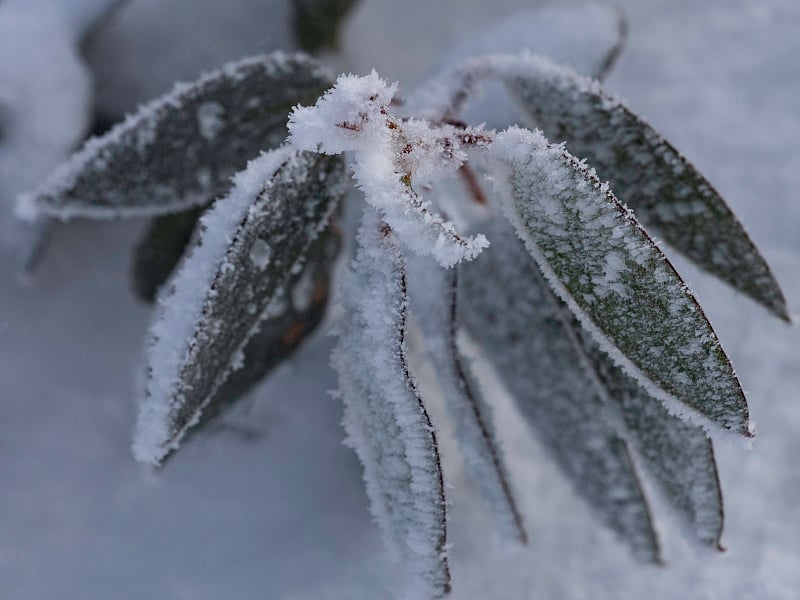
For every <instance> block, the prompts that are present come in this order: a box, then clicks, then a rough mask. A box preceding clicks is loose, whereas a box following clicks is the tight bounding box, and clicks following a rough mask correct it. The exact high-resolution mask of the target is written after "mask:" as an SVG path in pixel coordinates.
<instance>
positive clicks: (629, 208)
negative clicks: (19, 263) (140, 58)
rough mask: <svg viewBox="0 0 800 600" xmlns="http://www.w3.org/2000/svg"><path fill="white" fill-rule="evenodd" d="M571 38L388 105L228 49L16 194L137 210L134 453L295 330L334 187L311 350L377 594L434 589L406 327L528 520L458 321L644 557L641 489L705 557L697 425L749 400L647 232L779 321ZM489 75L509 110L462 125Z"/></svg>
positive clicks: (752, 269) (319, 71)
mask: <svg viewBox="0 0 800 600" xmlns="http://www.w3.org/2000/svg"><path fill="white" fill-rule="evenodd" d="M588 46H589V47H588V48H583V49H581V48H577V49H576V46H575V45H565V46H564V48H562V52H561V53H562V54H563V56H562V57H561V58H562V59H563V60H562V62H564V63H567V64H563V65H562V64H558V63H557V62H553V60H552V59H550V58H546V57H543V56H539V55H535V54H531V53H528V52H525V53H521V54H519V53H515V54H488V55H481V56H477V57H476V56H472V57H469V58H464V59H463V60H460V61H459V62H458V64H456V65H454V66H450V67H449V68H447V69H445V70H444V71H443V72H442V73H441V74H440V75H439V76H437V77H434V78H433V79H432V80H431V81H429V82H428V83H426V84H425V85H423V86H422V87H421V88H420V89H418V90H416V91H412V92H411V93H409V94H408V95H407V96H406V97H405V98H403V97H400V96H399V95H398V86H397V84H390V83H387V82H386V81H384V80H383V79H381V77H380V76H379V75H378V74H377V73H375V72H374V71H373V72H372V73H370V74H367V75H365V76H357V75H341V76H339V77H338V78H337V79H335V80H334V79H333V78H332V77H331V75H330V74H329V73H328V72H327V70H326V69H325V68H324V67H323V66H321V65H320V64H319V63H318V62H317V61H316V60H314V59H312V58H310V57H307V56H304V55H287V54H281V53H278V54H271V55H266V56H258V57H253V58H249V59H246V60H242V61H240V62H237V63H232V64H229V65H227V66H225V67H224V68H223V69H221V70H219V71H217V72H213V73H209V74H207V75H204V76H203V77H201V78H200V79H198V80H197V81H196V82H194V83H192V84H182V85H179V86H177V87H176V88H175V89H174V90H173V91H172V92H171V93H170V94H168V95H166V96H164V97H162V98H160V99H158V100H155V101H154V102H152V103H150V104H148V105H146V106H143V107H142V108H141V109H140V110H139V111H138V112H136V113H135V114H133V115H131V116H130V117H128V119H127V120H126V121H124V122H123V123H121V124H119V125H117V126H116V127H114V128H113V129H112V130H111V131H109V132H108V133H107V134H105V135H103V136H102V137H100V138H96V139H92V140H90V141H89V142H87V143H86V144H85V145H84V147H83V148H82V149H81V150H79V151H78V152H77V153H76V154H74V155H73V156H72V157H71V158H70V159H69V160H68V161H67V162H66V163H64V164H63V165H62V166H61V167H60V168H58V169H57V170H56V171H55V172H54V174H53V175H52V177H51V178H50V179H49V180H47V181H46V182H45V183H44V184H43V185H41V186H40V187H39V188H38V189H35V190H33V191H31V192H29V193H27V194H25V195H23V196H21V197H20V199H19V201H18V203H17V214H18V215H19V216H20V217H21V218H24V219H28V220H33V221H37V220H39V221H41V220H42V219H44V218H48V217H60V218H70V217H74V216H82V217H93V218H121V217H128V216H152V217H158V219H157V220H156V221H155V222H154V224H153V227H152V228H151V230H150V231H149V232H148V235H147V237H146V238H145V240H144V242H143V243H142V245H141V246H140V248H139V251H138V254H137V270H136V273H137V287H138V288H139V291H140V293H141V294H142V295H143V296H145V297H150V298H152V296H153V295H155V294H156V290H158V308H157V310H156V316H155V319H154V323H153V325H152V328H151V330H150V339H149V342H148V350H147V357H146V379H147V383H146V386H145V390H144V394H143V397H142V398H141V402H140V409H139V418H138V422H137V425H136V431H135V436H134V442H133V451H134V455H135V457H136V458H137V459H138V460H140V461H142V462H145V463H149V464H153V465H161V464H163V463H164V461H165V460H166V459H167V458H168V457H169V456H171V455H172V454H173V453H174V452H175V451H176V450H178V449H179V447H180V446H181V443H182V442H183V441H184V439H185V438H186V436H187V435H190V434H192V433H194V432H196V431H200V430H201V429H202V426H203V425H204V424H205V423H207V422H208V421H209V420H210V419H211V418H213V417H215V416H217V415H219V414H221V413H222V412H224V410H225V409H226V408H227V407H229V406H230V405H231V404H233V403H234V402H235V401H236V399H237V398H238V397H239V396H241V395H242V393H244V391H246V390H247V389H248V388H249V387H250V386H252V385H253V384H254V383H255V382H257V381H258V380H259V379H260V378H261V377H262V376H263V375H265V374H266V373H267V372H268V371H269V370H270V369H271V368H273V367H274V366H275V365H276V364H278V363H279V362H280V361H281V360H283V359H285V358H286V357H287V356H289V355H290V354H291V352H292V350H293V349H294V348H296V347H297V345H298V344H299V343H300V342H301V341H302V340H303V339H304V338H305V337H307V336H308V335H309V334H310V333H311V332H312V331H313V330H314V329H315V328H316V327H317V325H318V324H319V323H320V321H321V320H322V315H323V314H324V311H325V306H326V303H327V299H328V296H329V291H328V288H329V283H330V282H329V278H330V274H331V272H332V269H333V265H334V262H335V259H336V256H337V254H338V252H339V247H340V245H341V241H342V231H341V219H340V214H341V211H340V205H341V204H342V202H343V199H344V198H346V197H347V198H353V197H354V196H353V195H352V194H350V195H348V194H347V191H348V189H349V188H350V185H351V184H352V187H353V188H354V189H355V190H357V191H358V192H360V195H361V196H362V197H363V199H364V202H363V205H362V209H363V217H362V219H361V225H360V227H359V229H358V233H357V235H356V236H355V240H356V248H355V254H354V257H353V258H352V260H351V261H349V262H348V264H347V265H346V267H345V268H344V269H343V271H342V278H341V281H339V282H338V286H339V293H338V294H337V296H336V297H338V298H339V299H340V301H341V309H342V310H341V311H339V312H340V313H341V315H342V316H341V318H340V320H339V322H338V323H337V324H336V326H335V328H336V332H337V335H338V344H337V345H336V347H335V350H334V352H333V356H332V364H333V366H334V367H335V369H336V370H337V372H338V374H339V389H338V392H337V397H338V398H340V399H341V401H342V403H343V406H344V423H343V424H344V431H345V433H346V443H347V444H348V445H350V446H352V447H353V449H354V450H355V452H356V454H357V455H358V457H359V459H360V460H361V463H362V465H363V468H364V479H365V483H366V488H367V493H368V497H369V501H370V504H371V509H372V512H373V514H374V516H375V518H376V520H377V521H378V523H379V525H380V527H381V529H382V531H383V534H384V539H385V545H386V547H387V550H388V551H389V553H390V554H391V555H392V556H393V557H394V558H396V559H397V560H398V562H399V565H400V566H399V568H400V569H402V570H403V573H404V577H403V578H402V580H403V581H404V582H405V584H404V588H403V589H400V590H397V593H398V595H399V596H403V597H409V598H437V597H442V596H443V595H445V594H446V593H447V592H448V591H449V590H450V588H451V585H453V584H452V583H451V580H450V571H449V567H448V558H447V555H448V550H449V545H448V541H447V519H446V508H447V501H446V498H445V494H446V491H447V486H446V481H445V474H444V473H443V472H442V467H441V464H442V461H441V460H440V454H439V453H440V448H439V446H438V444H437V428H436V423H434V422H433V421H432V419H431V416H430V414H429V412H428V410H427V408H426V399H425V398H424V397H422V396H421V395H420V391H419V388H418V386H417V383H416V380H415V377H414V374H413V373H412V370H411V367H410V366H409V365H410V363H409V360H408V353H409V351H410V350H409V347H408V327H409V319H412V318H413V319H414V320H415V322H416V323H417V324H418V326H419V330H420V331H421V332H422V334H423V337H424V340H425V346H424V355H425V357H426V358H427V360H428V361H430V364H431V365H432V366H433V368H434V370H435V372H436V374H437V376H438V378H439V380H440V388H441V390H442V393H443V395H444V398H445V400H446V402H445V404H446V405H447V407H448V409H449V410H450V412H451V414H452V417H453V422H454V423H455V429H456V437H457V439H458V441H459V442H460V444H461V446H462V448H463V453H464V457H465V461H466V464H467V466H468V468H469V471H470V473H471V475H472V476H473V477H474V479H475V480H476V481H477V482H478V483H479V488H480V489H481V490H482V491H483V492H484V496H485V499H486V506H487V508H488V510H490V511H491V512H492V513H493V514H494V516H495V517H496V522H497V525H498V528H499V529H500V530H501V531H503V532H505V533H506V534H507V536H508V538H509V540H511V541H512V543H521V544H524V543H526V540H527V535H528V532H527V531H526V529H525V518H524V515H523V514H521V513H520V510H519V508H518V503H517V501H516V500H515V490H514V482H513V480H511V478H510V476H509V474H508V472H507V469H506V467H505V466H504V458H503V453H502V448H501V444H500V443H499V441H498V439H497V433H496V431H495V428H494V426H493V423H492V412H491V406H492V390H491V389H485V388H484V387H483V386H482V384H481V382H480V381H479V380H478V379H477V378H476V377H475V376H474V375H473V373H472V364H471V363H470V361H469V360H467V359H466V358H465V357H464V355H463V354H462V351H461V349H460V342H459V338H460V335H461V334H464V335H468V336H470V337H471V338H472V340H473V342H475V344H476V345H477V346H478V347H479V348H480V349H481V351H482V356H483V360H486V361H488V362H489V363H491V364H493V365H494V367H495V368H496V370H497V372H498V374H499V375H500V377H501V379H502V380H503V382H504V384H505V385H506V387H507V389H508V391H510V392H511V395H512V396H513V397H514V399H515V400H516V403H517V405H518V408H519V412H520V414H521V415H522V416H523V417H524V418H525V419H526V420H527V422H528V423H529V425H530V429H531V431H532V432H533V433H534V434H535V435H537V436H538V437H539V439H540V440H541V442H542V443H543V445H544V446H545V447H546V448H547V449H548V450H549V452H550V453H551V455H552V456H553V459H554V460H555V462H556V463H557V464H558V465H559V466H560V467H561V469H562V471H563V473H564V475H565V476H566V477H567V478H568V479H569V480H570V481H571V482H572V483H573V485H574V489H575V491H576V493H577V494H579V495H580V496H582V497H583V498H584V499H585V500H586V501H587V503H588V504H589V505H590V506H591V508H592V509H593V510H594V512H595V514H596V515H597V517H598V519H599V520H600V521H601V522H603V523H604V524H605V525H606V526H607V527H609V528H611V529H612V530H613V531H615V532H616V533H617V534H618V535H619V536H620V537H621V538H622V539H624V540H625V541H626V542H627V543H628V545H629V546H630V548H631V550H632V552H633V553H634V554H635V555H636V556H637V557H639V558H641V559H642V560H644V561H649V562H660V561H661V549H660V546H659V541H658V536H657V533H656V528H655V527H654V525H653V523H654V515H653V510H652V508H651V505H650V503H649V502H648V500H647V498H648V495H649V494H651V493H655V494H658V495H659V496H660V497H661V498H662V500H663V505H665V506H669V507H670V508H671V509H672V510H673V512H674V514H675V515H676V516H677V517H678V518H679V520H680V522H681V523H682V524H683V527H684V531H685V533H686V536H687V537H688V538H690V539H694V540H696V541H697V542H698V543H700V544H703V545H706V546H710V547H714V548H716V547H718V546H719V539H720V535H721V532H722V525H723V509H722V496H721V492H720V484H719V480H718V477H717V471H716V465H715V462H714V454H713V447H712V443H711V440H710V438H709V434H726V435H730V436H740V437H745V438H746V437H750V436H752V435H753V432H752V428H751V425H750V422H749V420H748V408H747V403H746V400H745V396H744V394H743V392H742V388H741V386H740V384H739V381H738V379H737V377H736V375H735V373H734V370H733V368H732V366H731V364H730V361H729V360H728V357H727V355H726V354H725V352H724V350H723V349H722V347H721V346H720V343H719V341H718V339H717V337H716V335H715V333H714V331H713V329H712V328H711V325H710V323H709V322H708V320H707V318H706V316H705V314H704V312H703V310H702V308H701V307H700V305H699V304H698V302H697V300H696V299H695V297H694V296H693V294H692V293H691V291H690V290H689V289H688V288H687V286H686V284H685V283H684V282H683V280H682V279H681V277H680V275H679V274H678V273H677V271H676V270H675V269H674V268H673V266H672V264H671V263H670V262H669V260H668V259H667V258H666V256H665V255H664V253H663V252H662V250H661V248H660V245H659V243H657V242H655V241H654V239H653V237H652V235H653V234H657V235H658V236H659V237H660V238H662V239H663V240H664V241H666V242H667V243H668V244H669V245H670V246H671V247H672V248H673V249H674V250H676V251H677V252H680V253H683V254H684V255H685V256H686V257H687V258H689V259H690V260H692V261H694V262H695V263H696V264H697V265H699V266H700V267H701V268H703V269H705V270H706V271H708V272H709V273H711V274H713V275H716V276H718V277H720V278H721V279H723V280H724V281H725V282H727V283H728V284H730V285H731V286H733V287H734V288H736V289H738V290H740V291H741V292H743V293H745V294H747V295H749V296H751V297H752V298H753V299H755V300H756V301H758V302H760V303H762V304H763V305H764V306H765V307H766V308H767V309H769V310H770V311H772V312H773V313H775V314H776V315H777V316H779V317H781V318H783V319H785V320H788V316H787V312H786V304H785V301H784V299H783V296H782V294H781V292H780V289H779V287H778V285H777V283H776V282H775V279H774V277H773V276H772V275H771V273H770V270H769V267H768V266H767V265H766V263H765V262H764V260H763V258H762V257H761V255H760V254H759V252H758V251H757V250H756V248H755V247H754V246H753V244H752V242H751V241H750V239H749V237H748V236H747V234H746V232H745V231H744V229H743V228H742V226H741V224H740V223H739V222H738V221H737V220H736V218H735V217H734V215H733V214H732V213H731V211H730V209H729V208H728V207H727V205H726V204H725V202H724V200H723V199H722V198H721V196H720V195H719V194H718V193H717V192H716V191H715V190H714V188H713V187H712V186H711V184H710V183H709V182H708V181H707V180H706V179H705V178H704V177H703V176H702V175H701V174H700V173H699V172H698V171H697V170H696V169H695V168H694V167H693V166H692V165H691V164H690V163H689V162H688V161H687V160H686V159H685V158H684V157H683V156H681V155H680V154H679V153H678V151H677V150H676V149H675V148H674V147H673V146H672V145H670V144H669V143H668V142H667V141H665V140H664V139H663V138H662V137H661V136H660V135H659V134H658V133H656V132H655V131H654V130H653V129H652V128H651V127H650V126H649V125H648V124H647V123H646V122H645V121H644V120H643V119H641V118H640V117H638V116H637V115H635V114H634V113H633V112H632V111H631V110H630V109H628V108H627V107H626V106H625V104H624V103H622V102H621V101H620V100H618V99H617V98H615V97H614V96H613V95H610V94H608V93H607V92H606V91H604V89H603V87H602V85H601V83H600V82H599V81H598V79H597V78H601V77H602V76H603V75H604V74H605V73H606V72H607V71H608V69H609V68H610V66H611V65H612V64H613V61H614V58H615V57H616V55H617V54H618V53H619V50H620V41H619V40H618V39H616V38H614V37H613V36H611V38H610V39H609V37H608V36H605V37H604V36H597V39H593V40H592V41H591V43H590V44H588ZM555 54H556V55H558V54H559V50H558V48H556V49H555ZM558 58H559V57H558V56H556V59H558ZM575 69H578V71H576V70H575ZM498 83H499V84H501V85H502V90H503V93H504V94H506V95H507V98H506V102H508V105H509V106H512V107H514V109H515V110H517V118H516V120H515V121H514V122H511V121H509V122H507V123H502V124H495V123H492V125H498V127H497V128H489V127H487V126H486V125H485V124H482V123H475V124H470V123H467V122H465V118H467V117H468V116H469V115H470V101H471V100H472V99H473V98H474V97H475V96H476V94H477V93H478V92H479V91H480V90H481V89H482V88H483V87H484V86H490V85H497V84H498ZM520 123H522V124H527V125H530V127H531V128H525V127H521V126H519V124H520ZM259 152H261V154H260V155H259ZM353 201H357V200H353ZM184 247H187V248H188V249H187V250H186V253H185V256H183V258H181V259H180V260H179V257H180V255H181V254H183V252H184ZM173 255H174V256H173ZM173 270H174V273H173ZM641 471H647V472H648V475H647V477H646V478H643V477H642V476H641ZM643 482H647V483H648V484H652V485H653V487H654V488H655V489H654V490H649V489H645V483H643ZM455 585H457V582H455Z"/></svg>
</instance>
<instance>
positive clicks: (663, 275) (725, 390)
mask: <svg viewBox="0 0 800 600" xmlns="http://www.w3.org/2000/svg"><path fill="white" fill-rule="evenodd" d="M490 150H491V153H492V154H493V156H494V157H495V158H496V159H497V163H496V164H495V167H496V173H495V181H496V182H497V183H498V184H499V186H500V187H501V188H504V189H501V191H502V197H503V202H502V204H503V210H504V212H505V213H506V216H507V217H508V218H509V219H510V220H511V222H512V224H513V225H514V227H515V229H516V230H517V235H519V236H520V238H522V240H523V241H524V242H525V245H526V247H527V249H528V251H529V252H530V253H531V255H532V256H533V257H534V259H536V262H537V264H538V265H539V267H540V269H541V270H542V273H543V274H544V276H545V278H546V279H547V281H548V283H549V284H550V285H551V286H552V287H553V289H554V290H555V292H556V294H557V295H558V296H559V297H560V298H561V299H562V300H564V301H565V302H566V303H567V304H568V305H569V307H570V309H571V310H572V311H573V312H574V313H575V314H576V315H577V316H578V318H579V319H580V320H581V323H582V324H583V325H584V326H585V327H587V328H588V329H590V330H591V331H592V333H593V334H594V335H595V338H596V339H597V340H598V341H599V342H600V343H601V344H602V346H603V349H604V350H606V351H607V352H608V353H609V354H610V355H611V356H612V358H614V360H615V361H616V362H617V363H618V364H620V365H621V366H622V367H623V368H625V370H626V371H627V372H628V373H629V374H631V375H632V376H634V377H636V379H637V380H638V381H639V382H640V383H642V384H643V385H644V386H645V387H646V388H647V389H648V391H649V392H650V393H651V394H653V395H655V396H656V397H658V398H660V399H662V400H663V401H664V402H666V404H667V406H668V408H670V410H672V411H676V412H679V413H681V414H685V415H686V416H688V417H693V418H695V419H696V420H697V421H698V423H701V424H703V425H704V426H706V427H711V428H713V427H717V428H721V429H722V430H726V431H732V432H736V433H740V434H744V435H750V431H749V424H748V409H747V402H746V400H745V397H744V393H743V392H742V389H741V386H740V385H739V381H738V380H737V379H736V376H735V374H734V372H733V367H732V366H731V364H730V361H729V360H728V357H727V355H726V354H725V352H724V351H723V349H722V346H721V345H720V343H719V341H718V340H717V337H716V334H715V333H714V331H713V330H712V329H711V325H710V323H709V322H708V319H706V317H705V314H704V313H703V311H702V309H701V308H700V305H699V304H698V303H697V300H696V299H695V298H694V296H693V295H692V294H691V292H690V291H689V290H688V288H687V287H686V285H685V284H684V283H683V280H682V279H681V278H680V276H679V275H678V274H677V272H676V271H675V269H674V268H673V267H672V265H671V264H670V263H669V261H667V259H666V257H665V256H664V255H663V254H662V252H661V251H660V250H659V249H658V248H657V247H656V245H655V244H654V243H653V241H652V240H651V239H650V238H649V236H648V235H647V233H646V232H645V231H644V229H642V227H641V226H640V225H639V223H638V222H637V221H636V219H635V217H634V216H633V214H632V213H630V211H629V210H627V209H626V208H625V207H624V206H623V205H622V204H621V203H620V202H619V201H618V200H617V199H616V198H615V197H614V195H613V194H612V193H611V191H610V190H609V188H608V186H607V185H605V184H601V183H600V181H599V180H598V179H597V177H596V176H595V174H594V171H593V170H590V169H589V167H587V166H586V165H585V164H584V163H582V162H580V161H578V160H577V159H576V158H575V157H573V156H572V155H570V154H569V153H568V152H567V151H566V150H565V149H564V148H563V146H554V145H551V144H549V143H548V142H547V140H546V139H545V138H544V137H543V136H542V135H541V133H539V132H535V133H534V132H531V131H528V130H525V129H519V128H512V129H509V130H507V131H505V132H503V133H500V134H498V135H497V137H496V139H495V142H494V143H493V144H492V146H491V148H490Z"/></svg>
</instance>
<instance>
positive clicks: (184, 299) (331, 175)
mask: <svg viewBox="0 0 800 600" xmlns="http://www.w3.org/2000/svg"><path fill="white" fill-rule="evenodd" d="M343 177H344V165H343V161H342V159H341V157H338V156H324V155H317V154H315V153H298V152H296V151H295V150H293V149H291V148H287V147H284V148H280V149H278V150H274V151H272V152H270V153H268V154H265V155H264V156H262V157H261V158H259V159H258V160H256V161H252V162H251V163H250V164H249V165H248V168H247V170H246V171H244V172H242V173H240V174H239V175H237V177H236V180H235V185H234V187H233V189H232V190H231V193H230V194H229V195H228V196H226V197H225V198H223V199H221V200H219V201H218V202H217V203H216V204H215V206H214V208H213V209H212V210H211V211H210V212H209V213H208V214H207V215H206V216H205V217H203V219H202V221H201V232H200V236H199V238H200V239H199V242H198V245H197V246H196V247H195V249H194V251H193V252H192V254H191V256H190V257H189V258H188V259H187V260H186V261H184V262H183V264H182V266H181V269H180V271H179V272H178V273H177V274H176V276H175V278H174V279H173V280H172V281H171V293H169V294H168V295H166V296H165V298H164V300H163V301H162V311H161V314H160V316H159V318H158V320H157V322H156V323H155V325H154V326H153V328H152V331H151V335H152V342H151V347H150V351H149V355H148V382H147V397H146V399H145V400H144V402H143V403H142V405H141V407H140V413H139V421H138V424H137V434H136V438H135V440H134V453H135V455H136V457H137V458H138V459H139V460H142V461H144V462H150V463H153V464H158V463H160V462H161V461H162V460H163V458H164V457H165V456H166V455H167V454H169V453H170V452H171V451H172V450H174V449H176V448H177V446H178V444H179V442H180V440H181V438H182V437H183V435H184V434H185V432H186V430H187V428H189V427H191V426H192V425H194V424H195V423H196V422H197V421H198V419H199V418H200V416H201V414H202V411H203V410H204V408H205V407H206V405H207V404H208V403H209V402H210V400H211V399H212V398H213V397H214V394H215V393H216V391H217V390H218V388H219V387H220V386H221V385H222V384H223V383H224V381H225V379H226V378H227V376H228V374H229V373H230V372H231V371H232V370H235V368H236V366H237V364H241V361H242V360H243V355H242V350H243V349H244V347H245V345H246V343H247V342H248V340H249V339H250V338H251V337H252V336H253V335H254V334H255V331H256V327H257V325H258V323H259V321H261V319H262V318H263V317H264V316H265V311H266V310H268V309H269V310H274V309H275V304H274V303H275V302H280V300H281V299H280V292H281V290H282V289H284V287H285V285H286V283H287V281H289V279H290V277H291V276H292V274H293V273H296V272H297V271H298V270H299V269H300V268H302V267H301V265H302V261H303V257H304V256H305V254H306V252H307V250H308V248H309V246H310V245H311V243H312V242H313V241H314V239H315V238H316V237H317V236H318V235H319V233H320V232H321V231H322V230H323V229H324V228H325V227H326V225H327V223H328V220H329V217H330V215H331V214H332V211H333V210H334V209H335V207H336V205H337V203H338V201H339V199H340V197H341V195H342V193H343V190H344V186H343ZM266 316H269V314H267V315H266Z"/></svg>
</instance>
